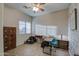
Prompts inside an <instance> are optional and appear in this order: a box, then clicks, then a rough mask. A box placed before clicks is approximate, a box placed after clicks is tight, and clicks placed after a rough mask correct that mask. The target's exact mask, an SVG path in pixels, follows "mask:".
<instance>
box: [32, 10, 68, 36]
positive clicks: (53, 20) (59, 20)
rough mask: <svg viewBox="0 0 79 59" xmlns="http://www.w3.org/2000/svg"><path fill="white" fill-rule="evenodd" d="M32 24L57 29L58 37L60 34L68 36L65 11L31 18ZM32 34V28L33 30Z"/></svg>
mask: <svg viewBox="0 0 79 59" xmlns="http://www.w3.org/2000/svg"><path fill="white" fill-rule="evenodd" d="M33 24H43V25H46V24H47V25H52V26H57V27H58V29H57V30H58V31H57V32H58V33H57V34H58V35H59V34H61V32H62V33H63V34H64V35H66V36H67V35H68V11H67V10H61V11H57V12H54V13H49V14H46V15H43V16H38V17H35V18H33ZM33 27H34V25H33ZM33 33H34V28H33Z"/></svg>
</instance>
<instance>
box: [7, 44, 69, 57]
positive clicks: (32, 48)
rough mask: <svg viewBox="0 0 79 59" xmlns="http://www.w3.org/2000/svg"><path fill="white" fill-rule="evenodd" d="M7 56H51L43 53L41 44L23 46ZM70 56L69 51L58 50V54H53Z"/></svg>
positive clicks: (11, 51) (9, 52) (8, 52)
mask: <svg viewBox="0 0 79 59" xmlns="http://www.w3.org/2000/svg"><path fill="white" fill-rule="evenodd" d="M5 55H7V56H49V55H47V54H44V53H43V52H42V48H41V47H40V44H39V43H34V44H23V45H20V46H18V47H17V48H15V49H12V50H9V51H7V52H5ZM53 55H55V56H69V54H68V51H66V50H62V49H56V53H55V52H54V54H53V52H52V56H53Z"/></svg>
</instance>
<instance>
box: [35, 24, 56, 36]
mask: <svg viewBox="0 0 79 59" xmlns="http://www.w3.org/2000/svg"><path fill="white" fill-rule="evenodd" d="M35 34H36V35H51V36H53V35H56V34H57V27H56V26H46V25H38V24H36V25H35Z"/></svg>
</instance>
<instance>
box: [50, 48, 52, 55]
mask: <svg viewBox="0 0 79 59" xmlns="http://www.w3.org/2000/svg"><path fill="white" fill-rule="evenodd" d="M50 55H52V47H50Z"/></svg>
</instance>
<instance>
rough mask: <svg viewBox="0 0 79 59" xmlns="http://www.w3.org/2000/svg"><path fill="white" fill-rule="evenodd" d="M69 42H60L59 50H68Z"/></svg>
mask: <svg viewBox="0 0 79 59" xmlns="http://www.w3.org/2000/svg"><path fill="white" fill-rule="evenodd" d="M68 47H69V41H64V40H58V48H61V49H65V50H68Z"/></svg>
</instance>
